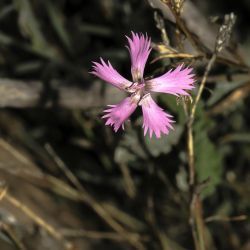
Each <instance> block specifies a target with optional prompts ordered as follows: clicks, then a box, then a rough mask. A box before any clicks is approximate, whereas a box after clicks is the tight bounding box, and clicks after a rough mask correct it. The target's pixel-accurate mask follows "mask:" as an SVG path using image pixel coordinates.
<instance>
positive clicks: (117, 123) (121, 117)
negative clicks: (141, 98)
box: [102, 97, 137, 132]
mask: <svg viewBox="0 0 250 250" xmlns="http://www.w3.org/2000/svg"><path fill="white" fill-rule="evenodd" d="M108 106H109V108H108V109H106V110H104V113H107V114H105V115H104V116H103V117H102V118H107V121H106V123H105V125H110V126H113V128H114V131H115V132H117V130H118V129H119V128H120V127H121V126H122V128H123V129H124V122H125V121H126V120H127V119H128V117H129V116H130V115H131V114H132V113H133V112H134V111H135V109H136V107H137V103H136V102H135V101H134V100H133V99H132V98H130V97H127V98H125V99H124V100H123V101H122V102H120V103H118V104H117V105H108Z"/></svg>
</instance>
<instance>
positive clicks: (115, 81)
mask: <svg viewBox="0 0 250 250" xmlns="http://www.w3.org/2000/svg"><path fill="white" fill-rule="evenodd" d="M100 60H101V63H98V62H93V64H94V65H93V71H92V72H90V73H92V74H94V75H96V76H97V77H99V78H101V79H102V80H104V81H106V82H108V83H111V84H112V85H114V86H115V87H117V88H119V89H126V88H127V87H129V86H131V84H132V82H130V81H128V80H127V79H126V78H124V77H123V76H121V75H120V74H119V73H118V72H117V71H116V70H115V69H114V68H113V67H112V65H111V63H110V62H109V61H108V63H105V62H104V60H103V59H102V58H100Z"/></svg>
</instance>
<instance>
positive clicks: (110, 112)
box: [91, 32, 194, 138]
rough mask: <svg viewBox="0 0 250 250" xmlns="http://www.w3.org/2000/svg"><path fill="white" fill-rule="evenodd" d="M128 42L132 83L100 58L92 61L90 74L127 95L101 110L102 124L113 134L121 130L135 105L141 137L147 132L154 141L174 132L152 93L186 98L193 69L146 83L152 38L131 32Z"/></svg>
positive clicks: (174, 71)
mask: <svg viewBox="0 0 250 250" xmlns="http://www.w3.org/2000/svg"><path fill="white" fill-rule="evenodd" d="M127 39H128V46H127V48H128V50H129V54H130V57H131V74H132V81H129V80H127V79H126V78H124V77H123V76H121V75H120V74H119V73H118V72H117V71H116V70H115V69H114V68H113V67H112V65H111V64H110V62H109V61H108V62H105V61H104V60H103V59H102V58H100V62H99V63H98V62H93V64H94V65H93V71H92V72H91V73H92V74H94V75H96V76H98V77H99V78H101V79H102V80H104V81H106V82H108V83H110V84H112V85H113V86H115V87H117V88H118V89H120V90H123V91H126V92H127V93H129V96H128V97H126V98H125V99H124V100H122V101H121V102H120V103H118V104H116V105H108V108H107V109H106V110H104V113H105V115H104V116H103V117H102V118H104V119H106V123H105V125H110V126H113V129H114V131H115V132H117V131H118V129H119V128H120V127H122V128H123V129H124V122H125V121H126V120H127V119H128V118H129V117H130V115H131V114H132V113H133V112H134V111H135V109H136V108H137V106H141V107H142V113H143V129H144V135H146V134H147V132H148V131H149V135H150V138H151V137H152V134H153V133H154V134H155V136H156V137H157V138H160V137H161V133H163V134H168V133H169V130H170V129H173V127H172V123H173V122H174V121H173V120H172V116H171V115H170V114H168V113H166V112H164V111H163V109H162V108H161V107H159V106H158V105H157V104H156V103H155V101H154V100H153V98H152V97H151V94H150V93H151V92H160V93H167V94H171V95H175V96H179V95H189V94H188V92H186V91H187V90H191V89H193V88H194V79H193V77H194V75H193V74H190V73H191V71H192V69H190V68H185V67H183V65H180V66H178V67H177V68H176V69H174V70H173V69H171V70H170V71H168V72H166V73H165V74H163V75H161V76H159V77H156V78H153V79H150V80H147V79H145V78H144V77H143V75H144V68H145V65H146V62H147V59H148V56H149V54H150V52H151V49H152V48H151V39H150V38H149V37H148V36H147V35H143V34H137V33H133V32H132V37H131V38H130V37H127Z"/></svg>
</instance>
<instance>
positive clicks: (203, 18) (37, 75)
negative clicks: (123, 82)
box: [0, 0, 250, 250]
mask: <svg viewBox="0 0 250 250" xmlns="http://www.w3.org/2000/svg"><path fill="white" fill-rule="evenodd" d="M191 3H193V5H190V2H189V1H186V3H185V4H187V5H189V6H191V8H192V9H193V10H194V11H195V13H198V14H197V15H196V16H194V15H191V12H185V8H184V9H183V13H182V14H183V20H184V23H186V24H187V27H188V28H189V29H190V32H191V34H192V36H194V37H196V38H197V39H198V40H199V41H200V42H199V45H198V47H199V48H201V50H202V51H203V52H204V54H203V55H202V56H201V58H198V59H194V60H190V59H187V58H178V57H177V58H172V59H169V58H168V57H166V58H163V59H160V60H158V61H157V62H155V63H152V61H153V60H154V59H155V58H157V57H158V56H159V51H158V50H157V45H159V44H160V43H161V42H162V37H161V30H160V29H158V28H157V25H156V21H155V15H156V13H158V16H159V17H160V18H161V17H162V16H163V15H162V13H163V12H164V11H163V10H162V9H159V10H156V9H154V8H152V7H151V6H150V5H149V3H148V2H147V1H139V0H131V1H129V0H127V1H126V0H92V1H82V0H56V1H50V0H11V1H10V0H2V1H0V106H1V109H0V136H1V138H0V181H1V187H2V189H4V188H7V189H8V191H7V196H6V197H3V198H2V199H1V201H0V221H1V224H0V226H1V232H0V249H1V250H2V249H3V250H5V249H7V250H8V249H41V250H42V249H53V250H56V249H63V248H64V247H65V244H67V243H68V242H70V244H72V245H73V246H74V247H75V249H96V250H98V249H115V250H118V249H136V248H138V249H140V247H141V249H164V250H172V249H173V250H181V249H187V250H189V249H195V248H194V243H193V239H192V231H191V228H190V225H189V207H190V194H189V188H188V167H187V147H186V122H187V120H186V118H185V115H184V110H183V105H182V104H179V105H178V100H176V98H175V97H173V96H169V95H158V96H157V97H156V99H157V100H158V102H159V104H160V105H161V106H162V107H163V108H164V109H165V110H167V111H168V112H170V113H171V114H173V115H174V117H175V120H176V123H175V131H174V132H171V133H170V134H169V135H168V136H163V137H162V138H161V139H160V140H156V139H155V138H153V139H149V138H148V137H144V136H143V131H142V128H141V124H142V121H141V112H140V111H139V110H138V111H137V112H136V113H135V114H134V115H133V116H132V117H131V120H130V121H129V122H127V123H126V124H125V131H119V132H118V133H114V132H113V131H112V129H111V128H110V127H106V126H105V125H104V121H103V120H102V119H101V116H102V110H103V109H104V106H105V105H106V104H115V103H117V102H119V101H120V100H121V99H122V98H123V94H122V93H120V92H119V91H118V90H116V89H113V88H110V86H108V84H106V83H104V82H103V81H101V80H99V79H97V78H95V77H94V76H93V75H91V74H89V72H90V71H91V67H92V61H98V60H99V57H103V58H105V59H106V60H107V59H109V60H110V61H111V62H112V65H113V66H114V67H115V68H116V69H117V70H118V71H119V72H121V73H122V75H123V76H125V77H127V78H128V79H131V76H130V59H129V54H128V51H127V49H126V48H125V45H126V38H125V35H130V32H131V31H134V32H142V33H147V34H148V35H149V36H150V37H151V38H152V42H153V43H154V45H155V49H154V50H153V52H152V53H151V55H150V58H149V61H148V64H147V66H146V69H145V72H146V76H152V75H157V74H158V73H159V72H165V71H167V70H169V69H170V68H171V67H172V66H173V67H174V66H176V65H178V64H179V63H181V62H183V61H184V62H185V63H186V64H188V65H191V66H192V67H193V68H194V72H195V74H196V78H197V83H196V86H197V88H196V91H193V93H192V95H193V97H195V95H196V94H197V89H198V86H199V83H200V79H201V77H202V75H203V74H204V69H205V66H206V64H207V61H208V58H209V57H210V56H211V54H212V52H213V51H212V49H213V47H209V46H208V44H209V41H210V40H212V41H213V42H214V41H215V40H216V36H217V32H218V28H219V26H220V25H221V23H222V21H223V16H224V15H225V14H228V13H230V12H234V13H235V14H236V16H237V21H236V24H235V26H234V29H233V34H232V39H231V42H230V44H228V45H227V46H226V47H225V49H224V51H223V53H222V54H221V58H220V59H218V60H217V61H216V63H215V64H214V66H213V68H212V70H211V74H210V75H209V77H208V80H207V84H206V88H205V90H204V93H203V96H202V100H201V102H200V104H199V106H198V111H197V115H196V119H195V122H194V136H195V137H194V146H195V166H196V173H197V179H198V181H200V182H201V181H204V180H207V178H209V181H208V183H207V185H206V186H205V188H204V190H202V192H201V198H202V204H203V217H204V219H205V226H204V227H205V235H206V241H207V243H206V244H207V249H209V250H213V249H218V250H219V249H220V250H222V249H225V250H231V249H232V250H248V249H250V241H249V238H250V237H249V236H250V223H249V217H248V216H249V212H250V198H249V197H250V185H249V181H250V172H249V160H250V131H249V122H250V115H249V105H250V99H249V94H250V78H249V67H248V63H249V62H250V60H249V56H250V43H249V41H250V40H249V39H250V37H249V35H250V33H249V21H250V20H249V16H250V2H249V1H248V0H238V1H233V0H232V1H223V0H217V1H192V2H191ZM184 6H185V5H184ZM192 6H193V7H192ZM162 20H164V26H165V28H166V31H167V34H168V36H169V39H170V45H171V47H172V48H175V49H176V50H179V51H180V50H181V49H180V47H179V45H178V40H177V39H176V32H175V31H176V28H178V25H176V24H175V23H173V22H171V21H170V20H169V19H168V18H167V17H165V18H164V19H162ZM190 22H191V23H194V24H195V25H194V26H189V25H188V23H190ZM204 22H205V23H206V24H207V25H208V26H203V24H204ZM208 27H209V30H208ZM210 28H211V29H210ZM199 30H200V31H203V32H204V33H205V35H204V37H199V33H197V31H199ZM206 31H207V35H206ZM182 38H183V39H184V40H185V37H184V36H183V37H182ZM181 52H185V53H190V54H195V53H196V52H195V51H194V50H193V49H190V46H186V47H184V48H182V51H181ZM150 62H151V63H150ZM8 195H9V196H10V197H14V199H15V201H17V202H16V203H15V202H13V200H11V198H8V197H9V196H8ZM23 206H25V208H28V210H27V209H23ZM27 211H28V212H27ZM30 211H33V213H34V214H35V216H31V215H30ZM37 218H42V219H43V221H44V222H45V225H44V224H43V225H41V224H39V223H38V222H37V220H36V219H37ZM114 224H115V225H114ZM46 225H47V226H48V225H50V226H52V228H53V229H54V230H55V232H57V233H58V234H59V236H58V235H57V233H55V232H53V230H52V233H51V232H48V230H47V228H48V227H47V226H46ZM117 225H118V226H117ZM133 237H135V238H136V239H137V240H133V239H134V238H133ZM138 239H139V240H138ZM134 242H136V243H134ZM138 242H140V244H141V245H138V244H139V243H138Z"/></svg>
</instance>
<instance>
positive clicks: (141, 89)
mask: <svg viewBox="0 0 250 250" xmlns="http://www.w3.org/2000/svg"><path fill="white" fill-rule="evenodd" d="M145 87H146V85H145V83H144V80H143V79H142V80H141V81H140V82H134V83H132V84H131V85H130V86H129V87H128V88H127V89H126V90H127V91H128V92H129V93H131V99H132V101H133V102H134V103H136V104H139V103H140V101H141V100H142V99H143V98H144V97H145V96H147V95H148V94H149V92H148V91H147V90H146V88H145Z"/></svg>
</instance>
